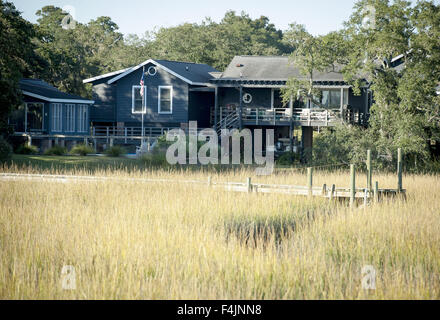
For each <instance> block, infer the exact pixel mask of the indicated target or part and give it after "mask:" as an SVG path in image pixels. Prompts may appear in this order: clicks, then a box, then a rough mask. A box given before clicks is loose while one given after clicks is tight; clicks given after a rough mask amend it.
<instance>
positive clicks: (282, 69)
mask: <svg viewBox="0 0 440 320" xmlns="http://www.w3.org/2000/svg"><path fill="white" fill-rule="evenodd" d="M289 78H296V79H306V77H305V76H304V75H303V74H301V72H300V70H299V68H297V67H295V66H294V65H293V64H292V63H291V62H290V61H289V57H287V56H236V57H234V59H233V60H232V62H231V63H230V64H229V66H228V67H227V68H226V70H225V72H223V74H222V76H221V77H220V78H218V79H215V80H212V81H211V82H221V81H225V80H226V81H228V80H229V81H237V80H241V81H242V80H246V81H266V82H269V81H282V82H284V83H285V82H286V81H287V80H288V79H289ZM314 80H315V81H322V82H343V81H344V78H343V76H342V74H341V73H340V72H333V71H330V72H318V71H316V72H315V73H314Z"/></svg>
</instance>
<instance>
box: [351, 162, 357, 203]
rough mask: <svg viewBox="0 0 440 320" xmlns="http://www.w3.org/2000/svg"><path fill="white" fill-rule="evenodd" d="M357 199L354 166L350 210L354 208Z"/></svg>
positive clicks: (352, 169) (352, 166)
mask: <svg viewBox="0 0 440 320" xmlns="http://www.w3.org/2000/svg"><path fill="white" fill-rule="evenodd" d="M355 197H356V172H355V167H354V164H352V165H350V208H353V207H354V204H355Z"/></svg>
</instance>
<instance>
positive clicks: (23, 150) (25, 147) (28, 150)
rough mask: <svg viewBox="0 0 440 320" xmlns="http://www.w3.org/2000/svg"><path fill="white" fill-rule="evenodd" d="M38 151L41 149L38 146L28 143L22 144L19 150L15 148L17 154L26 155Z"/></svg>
mask: <svg viewBox="0 0 440 320" xmlns="http://www.w3.org/2000/svg"><path fill="white" fill-rule="evenodd" d="M38 152H39V150H38V148H37V147H36V146H29V145H27V144H22V145H20V146H19V147H18V148H17V150H15V153H16V154H25V155H31V154H37V153H38Z"/></svg>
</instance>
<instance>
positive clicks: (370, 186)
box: [367, 150, 373, 192]
mask: <svg viewBox="0 0 440 320" xmlns="http://www.w3.org/2000/svg"><path fill="white" fill-rule="evenodd" d="M372 179H373V169H372V167H371V150H368V151H367V188H368V191H369V192H371V191H372V189H373V181H372Z"/></svg>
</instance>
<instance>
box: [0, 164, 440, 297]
mask: <svg viewBox="0 0 440 320" xmlns="http://www.w3.org/2000/svg"><path fill="white" fill-rule="evenodd" d="M15 170H17V168H13V167H12V168H4V169H3V171H15ZM26 172H30V173H32V172H33V170H32V169H29V170H27V171H26ZM52 173H54V172H52ZM72 174H84V175H85V174H87V172H81V171H77V172H72ZM94 174H95V175H102V176H105V175H107V176H114V177H149V178H163V179H172V180H173V179H174V180H180V179H182V180H183V179H191V180H203V181H205V180H207V179H208V175H210V176H212V179H213V180H214V181H232V182H245V179H246V178H247V177H248V176H252V178H253V181H254V182H261V183H276V184H298V185H305V184H306V177H305V175H304V174H303V173H302V172H296V171H284V172H280V173H276V174H275V175H272V176H268V177H255V176H253V172H252V171H247V170H236V171H234V172H229V173H222V174H212V173H208V172H191V171H179V172H177V171H172V170H171V171H150V172H137V173H129V172H125V171H123V170H119V171H118V170H116V171H102V172H97V173H94ZM314 178H315V185H322V184H324V183H327V185H331V184H333V183H335V184H336V185H337V186H338V187H348V184H349V176H348V173H346V172H342V171H341V172H337V173H316V174H315V177H314ZM374 178H375V180H378V181H380V183H381V187H389V188H395V187H396V184H397V181H396V177H395V176H394V175H386V174H384V175H378V176H375V177H374ZM365 181H366V178H365V176H363V175H360V176H358V185H359V186H364V185H365ZM404 183H405V188H406V189H407V195H408V197H407V201H406V202H405V201H402V200H390V201H385V202H382V203H380V204H371V205H369V206H368V207H365V208H357V209H354V210H350V209H349V208H347V206H346V205H345V204H341V203H329V202H328V201H326V200H324V199H314V200H307V199H306V198H301V197H292V196H286V195H262V194H244V193H232V192H226V191H220V190H215V189H209V188H207V187H206V186H198V185H182V184H167V183H150V184H146V183H140V182H130V181H125V180H124V181H117V180H115V181H107V182H78V183H67V184H61V183H56V182H44V183H41V182H29V181H15V182H12V181H0V298H1V299H439V298H440V277H439V271H440V200H439V194H440V179H439V177H438V176H429V175H425V176H422V175H419V176H416V175H414V176H405V180H404ZM66 265H70V266H74V268H75V270H76V290H64V289H63V287H62V280H63V275H62V274H61V270H62V268H63V266H66ZM366 265H371V266H373V267H374V268H375V269H376V271H377V279H376V290H365V289H363V288H362V279H363V275H362V272H361V270H362V268H363V267H364V266H366Z"/></svg>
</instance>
